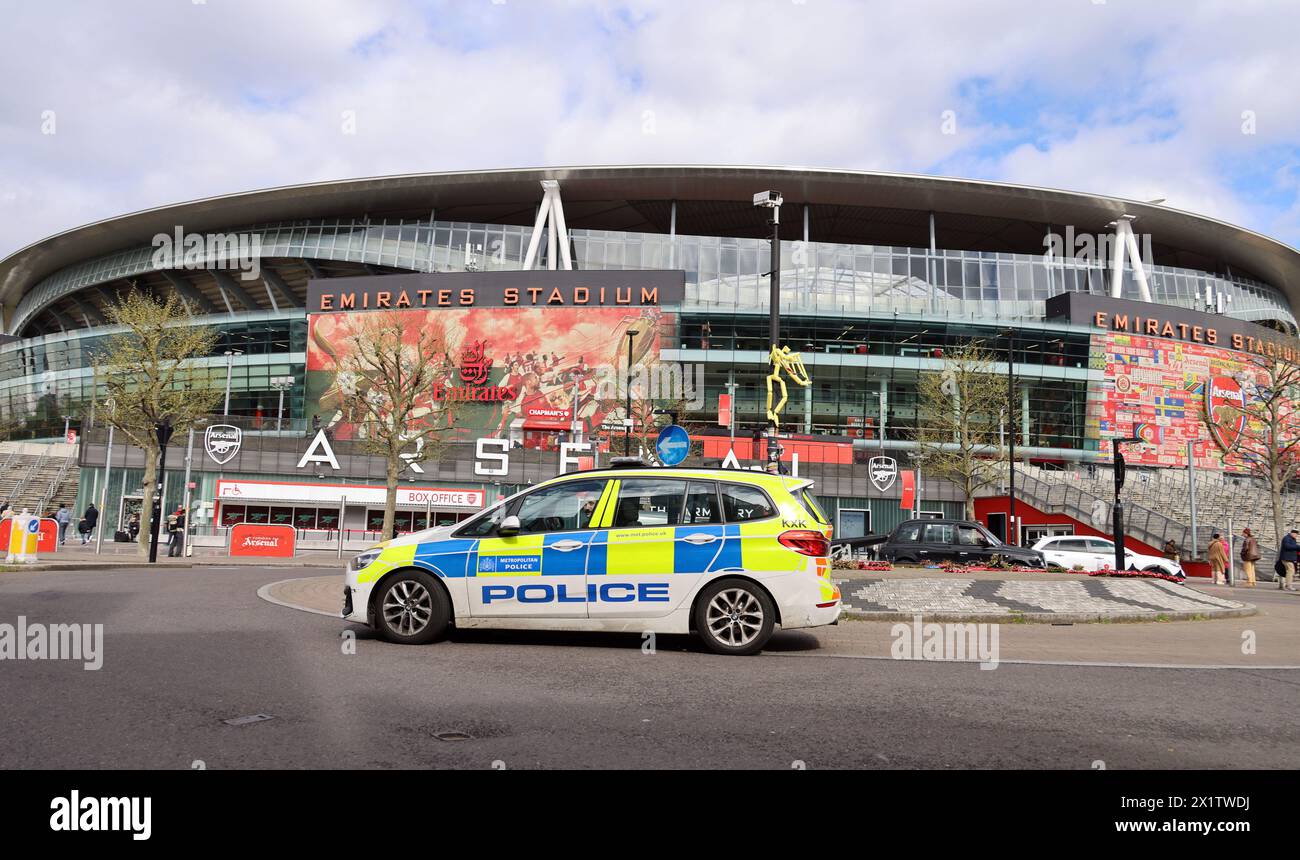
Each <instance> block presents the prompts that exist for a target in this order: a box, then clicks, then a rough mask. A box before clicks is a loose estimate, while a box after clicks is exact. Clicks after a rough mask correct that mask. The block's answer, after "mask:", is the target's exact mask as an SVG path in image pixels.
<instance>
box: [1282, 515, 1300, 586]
mask: <svg viewBox="0 0 1300 860" xmlns="http://www.w3.org/2000/svg"><path fill="white" fill-rule="evenodd" d="M1297 538H1300V530H1297V529H1291V532H1290V533H1289V534H1288V535H1287V536H1286V537H1284V538H1282V554H1281V555H1279V556H1278V565H1279V567H1280V568H1281V569H1280V570H1279V571H1278V573H1279V575H1278V578H1277V587H1278V588H1280V589H1282V590H1283V591H1292V590H1294V589H1295V568H1296V562H1297V561H1298V560H1300V540H1298V539H1297Z"/></svg>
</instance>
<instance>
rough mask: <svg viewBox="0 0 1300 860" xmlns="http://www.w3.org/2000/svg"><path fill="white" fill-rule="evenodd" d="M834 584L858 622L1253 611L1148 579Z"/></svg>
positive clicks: (1069, 619)
mask: <svg viewBox="0 0 1300 860" xmlns="http://www.w3.org/2000/svg"><path fill="white" fill-rule="evenodd" d="M840 572H841V571H837V573H840ZM840 588H841V591H842V593H843V600H844V610H845V615H846V616H847V617H848V618H855V619H859V620H864V621H907V620H911V619H912V618H913V617H914V616H917V615H921V616H923V617H927V618H930V617H933V618H937V619H944V620H962V621H987V622H1008V621H1011V622H1017V621H1025V622H1040V623H1052V624H1076V623H1085V622H1091V621H1102V622H1105V621H1110V622H1122V621H1185V620H1195V619H1200V618H1234V617H1241V616H1246V615H1254V614H1255V612H1256V611H1257V610H1256V607H1255V606H1254V605H1253V604H1249V603H1242V602H1239V601H1235V600H1227V599H1224V598H1220V597H1214V596H1212V595H1209V594H1205V593H1204V592H1201V591H1198V590H1196V589H1195V588H1191V587H1189V586H1187V585H1182V584H1177V583H1173V582H1168V581H1165V580H1163V579H1156V578H1141V579H1138V578H1111V577H1088V578H1087V579H1073V580H1060V579H1049V578H1044V577H1042V576H1041V575H1040V576H1035V577H1032V578H1028V577H1026V578H1016V579H1010V578H1008V579H996V578H987V577H980V578H976V577H970V576H952V577H944V578H942V579H941V578H935V577H919V578H896V577H890V578H884V577H879V578H872V577H867V578H857V577H855V578H852V579H845V580H842V581H841V582H840Z"/></svg>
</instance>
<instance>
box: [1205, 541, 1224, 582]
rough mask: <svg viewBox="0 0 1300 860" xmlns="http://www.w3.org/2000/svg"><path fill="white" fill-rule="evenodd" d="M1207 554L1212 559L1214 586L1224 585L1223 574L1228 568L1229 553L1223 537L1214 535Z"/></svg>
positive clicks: (1211, 570) (1211, 567)
mask: <svg viewBox="0 0 1300 860" xmlns="http://www.w3.org/2000/svg"><path fill="white" fill-rule="evenodd" d="M1205 554H1206V556H1207V557H1208V558H1209V559H1210V573H1212V574H1214V584H1215V585H1224V584H1225V580H1224V577H1223V572H1224V571H1225V570H1227V568H1228V551H1227V548H1226V547H1225V546H1224V544H1223V535H1221V534H1219V533H1218V532H1215V533H1214V537H1212V538H1210V546H1209V549H1208V550H1207V551H1206V553H1205Z"/></svg>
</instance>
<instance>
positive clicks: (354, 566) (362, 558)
mask: <svg viewBox="0 0 1300 860" xmlns="http://www.w3.org/2000/svg"><path fill="white" fill-rule="evenodd" d="M382 551H383V550H378V549H368V550H366V551H365V552H363V553H361V555H359V556H357V557H356V558H354V559H352V561H350V562H348V570H352V571H357V570H364V569H365V568H367V567H369V566H370V565H371V564H372V563H373V562H374V561H375V559H377V558H379V553H381V552H382Z"/></svg>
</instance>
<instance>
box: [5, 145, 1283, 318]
mask: <svg viewBox="0 0 1300 860" xmlns="http://www.w3.org/2000/svg"><path fill="white" fill-rule="evenodd" d="M543 179H556V180H559V182H560V187H561V195H562V197H563V200H564V211H565V216H566V221H567V223H568V226H569V227H570V228H579V229H584V228H585V229H597V230H615V231H631V232H645V233H668V232H669V230H670V219H671V209H672V201H674V200H675V201H677V224H676V229H677V232H678V233H679V234H696V235H721V236H741V237H760V236H766V235H767V234H768V228H767V227H766V226H765V225H764V223H763V222H764V219H763V218H761V217H757V216H756V213H755V212H754V209H753V206H752V204H751V198H752V196H753V194H754V193H755V192H757V191H761V190H764V189H768V188H772V189H776V190H779V191H780V192H781V193H782V194H783V196H784V198H785V202H786V204H787V208H786V210H785V213H786V218H785V219H784V223H783V225H782V235H783V237H785V238H788V239H797V238H802V235H803V219H802V217H800V216H801V209H802V207H803V206H805V205H806V206H807V207H808V211H809V231H810V232H809V238H810V239H811V240H812V241H814V242H828V243H844V244H861V245H893V246H902V247H912V248H924V247H928V246H929V244H930V236H929V213H930V212H934V213H935V222H936V240H937V241H936V244H937V246H938V247H939V248H944V249H961V250H972V251H1004V252H1015V253H1029V254H1041V253H1042V252H1043V249H1044V248H1043V237H1044V235H1045V233H1046V232H1047V231H1048V230H1049V229H1055V230H1057V231H1061V230H1063V229H1064V227H1065V226H1066V225H1072V226H1073V227H1074V229H1075V231H1076V232H1078V233H1092V234H1101V233H1108V232H1110V231H1109V230H1108V228H1107V225H1108V224H1109V223H1110V222H1111V221H1114V220H1115V219H1116V218H1117V217H1118V216H1120V215H1132V216H1136V217H1137V219H1138V220H1137V222H1136V224H1135V229H1136V231H1137V232H1139V233H1149V234H1151V237H1152V250H1153V254H1154V257H1155V260H1154V262H1156V263H1157V264H1161V265H1169V266H1178V267H1184V268H1189V269H1198V270H1202V271H1207V272H1222V271H1224V269H1225V267H1230V268H1231V269H1232V271H1233V273H1234V274H1243V275H1248V276H1250V277H1253V278H1256V279H1258V280H1260V281H1263V282H1265V283H1267V284H1270V285H1272V286H1274V287H1276V288H1277V289H1278V290H1280V291H1281V292H1282V293H1283V295H1284V296H1285V297H1286V299H1287V301H1288V302H1289V303H1290V306H1291V308H1292V311H1293V312H1294V313H1295V314H1296V315H1297V316H1300V252H1298V251H1297V250H1296V249H1294V248H1292V247H1290V246H1288V245H1286V244H1284V243H1282V242H1279V241H1277V240H1275V239H1271V238H1269V237H1267V236H1264V235H1261V234H1259V233H1256V232H1254V231H1251V230H1247V229H1245V228H1242V227H1238V226H1234V225H1232V224H1228V223H1225V222H1223V221H1219V220H1216V219H1214V218H1209V217H1206V216H1202V215H1196V214H1193V213H1188V212H1182V211H1179V210H1176V209H1171V208H1169V207H1166V206H1160V205H1155V204H1150V203H1142V202H1137V201H1131V200H1124V199H1120V198H1115V197H1106V196H1101V195H1096V194H1084V193H1079V192H1071V191H1060V190H1054V189H1046V188H1035V187H1030V186H1023V185H1011V184H1007V183H1000V182H985V181H977V180H968V179H950V178H943V177H934V176H917V175H907V174H894V173H873V172H864V171H850V170H824V169H809V168H781V167H724V166H713V167H710V166H624V167H556V168H538V169H521V170H514V169H508V170H485V171H458V172H445V173H419V174H406V175H398V176H385V177H376V178H369V179H349V180H341V181H334V182H318V183H309V184H304V185H291V186H283V187H279V188H270V189H265V190H261V191H249V192H243V193H238V194H229V195H223V196H220V197H210V198H205V199H202V200H195V201H191V202H186V203H178V204H172V205H168V206H161V207H157V208H154V209H147V210H143V211H140V212H134V213H130V214H127V215H122V216H119V217H116V218H110V219H106V220H103V221H97V222H94V223H91V224H87V225H85V226H82V227H77V228H74V229H71V230H67V231H64V232H62V233H58V234H55V235H53V236H50V237H49V238H46V239H42V240H41V241H39V242H35V243H33V244H31V245H28V246H27V247H25V248H22V249H20V250H18V251H16V252H14V253H13V254H11V255H9V256H8V257H6V258H4V259H3V260H0V303H3V304H4V305H5V306H13V305H14V304H16V303H17V302H18V301H19V300H20V299H21V298H22V297H23V296H24V295H26V294H27V293H29V292H30V291H31V290H32V288H33V287H34V286H35V285H37V284H38V283H40V282H41V281H42V280H43V279H44V278H46V277H48V276H50V275H52V274H54V273H55V272H58V271H59V270H60V269H63V268H64V267H67V266H70V265H74V264H77V263H82V262H85V261H87V260H90V259H93V258H95V257H99V256H102V255H105V254H110V253H113V252H116V251H122V250H125V249H130V248H138V247H147V246H148V245H150V243H151V241H152V238H153V237H154V236H155V235H157V234H159V233H169V234H170V233H172V232H173V231H174V230H175V229H176V227H177V225H180V226H182V227H183V229H184V230H185V231H186V232H198V233H209V232H224V231H229V230H233V229H236V228H241V227H247V226H251V225H255V224H264V223H272V222H283V221H297V220H309V219H320V218H333V217H348V218H352V217H359V216H361V215H368V216H370V217H371V218H425V219H427V218H428V217H429V215H430V213H431V212H434V213H436V216H437V218H438V220H439V221H468V222H478V223H497V224H519V225H530V226H531V224H532V223H533V219H534V214H535V207H536V205H537V203H538V202H539V201H540V199H541V189H540V186H539V184H538V183H539V182H540V181H541V180H543ZM313 273H314V272H313ZM307 274H308V272H307V271H304V272H303V273H302V279H303V280H304V281H305V277H306V276H307ZM290 277H292V276H290ZM294 286H295V287H296V286H297V284H295V285H294ZM55 301H57V299H56V300H55ZM29 304H30V303H29ZM48 304H49V305H53V304H54V301H51V302H49V303H48ZM42 307H44V305H42ZM33 310H34V309H30V308H29V311H33ZM35 310H39V309H35ZM34 318H35V313H34V312H29V313H27V315H26V317H25V319H24V321H29V320H32V319H34Z"/></svg>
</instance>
